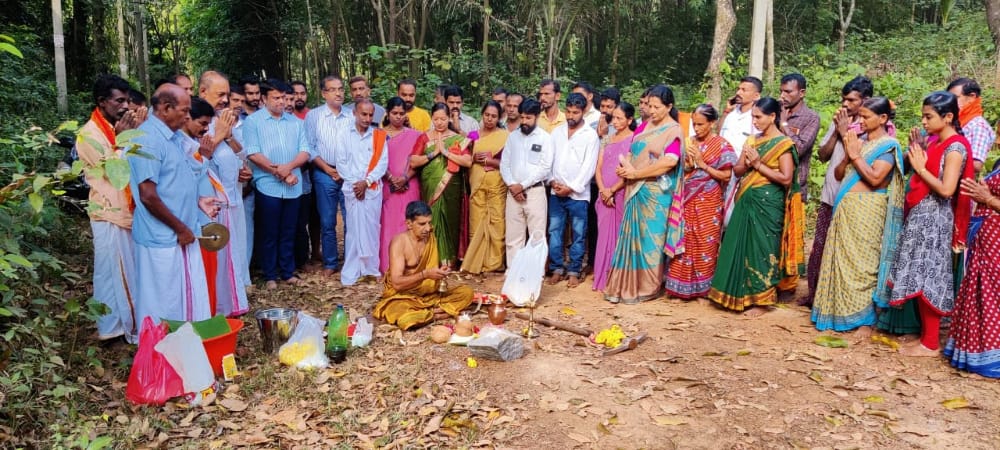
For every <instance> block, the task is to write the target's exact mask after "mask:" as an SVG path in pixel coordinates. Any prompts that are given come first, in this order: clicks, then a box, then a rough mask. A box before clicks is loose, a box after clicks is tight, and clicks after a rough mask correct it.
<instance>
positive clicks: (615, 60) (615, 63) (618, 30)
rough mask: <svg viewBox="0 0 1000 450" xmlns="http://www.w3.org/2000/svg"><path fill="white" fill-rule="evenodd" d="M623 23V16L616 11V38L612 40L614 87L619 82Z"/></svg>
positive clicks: (611, 79) (612, 78)
mask: <svg viewBox="0 0 1000 450" xmlns="http://www.w3.org/2000/svg"><path fill="white" fill-rule="evenodd" d="M621 23H622V15H621V12H620V11H618V10H617V9H616V10H615V28H614V30H615V31H614V35H613V36H614V37H613V38H612V40H611V78H610V81H611V85H612V86H614V85H615V84H616V83H617V82H618V49H619V48H620V47H621V45H619V42H621Z"/></svg>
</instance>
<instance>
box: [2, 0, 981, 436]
mask: <svg viewBox="0 0 1000 450" xmlns="http://www.w3.org/2000/svg"><path fill="white" fill-rule="evenodd" d="M52 5H60V10H59V11H60V13H61V19H62V21H61V25H62V27H63V29H64V31H65V39H64V43H65V49H66V70H67V77H66V78H67V86H68V100H69V102H68V109H67V110H66V111H65V112H60V111H59V109H58V108H57V107H56V97H57V89H56V82H55V79H56V77H55V70H54V63H53V60H54V50H53V22H52V21H53V11H52ZM753 6H754V5H753V2H752V1H751V0H717V1H707V0H619V1H613V2H608V1H600V0H576V1H559V0H540V1H532V2H529V1H524V0H364V1H361V0H356V1H348V0H63V1H62V2H60V1H59V0H52V1H43V0H10V1H7V2H5V4H4V7H3V8H0V186H4V187H2V188H0V437H3V436H7V437H10V436H19V437H20V439H22V440H24V441H25V442H31V440H32V439H44V440H43V441H39V442H50V443H51V442H55V443H57V444H59V445H57V446H63V445H65V446H70V447H72V446H78V447H91V448H93V447H100V446H101V445H105V444H107V443H109V442H110V440H107V441H105V440H104V439H105V438H106V437H104V436H95V435H94V434H93V433H91V432H90V429H92V428H93V424H94V423H95V421H100V420H102V419H101V418H100V417H99V416H95V414H96V413H95V411H99V409H98V408H95V407H93V406H91V405H88V404H87V402H86V394H85V393H86V392H87V388H86V387H85V386H84V381H83V380H84V378H81V377H79V376H78V375H79V373H80V371H82V370H87V371H98V372H101V373H103V372H104V371H105V370H117V371H127V369H128V363H129V361H119V362H116V363H114V364H113V365H111V366H109V364H108V362H106V361H102V360H101V359H100V358H99V357H98V353H99V350H98V349H97V348H96V347H95V345H96V344H95V343H94V341H93V340H92V339H91V338H90V333H91V328H92V322H91V320H92V318H93V317H94V316H95V314H98V313H99V312H100V308H99V307H98V305H96V304H95V302H93V300H92V299H90V298H89V287H88V286H87V282H88V279H89V277H90V274H89V270H90V269H89V266H88V262H89V258H90V256H89V253H90V252H91V247H90V242H89V239H87V238H86V236H87V232H86V230H88V229H89V226H88V223H87V220H86V217H85V216H84V215H82V214H80V211H81V209H80V207H79V206H74V205H70V204H67V202H65V201H60V200H59V197H60V195H61V194H63V190H64V185H63V184H62V180H65V179H71V178H74V177H75V176H77V175H79V173H80V170H81V169H80V167H79V166H76V167H74V168H73V169H72V170H70V171H68V172H66V171H64V172H55V168H56V164H57V162H58V161H59V160H61V159H62V158H63V157H64V155H65V149H63V148H61V147H58V146H57V145H54V144H55V140H56V138H58V137H60V136H72V134H73V131H74V130H75V129H76V127H77V126H78V125H79V124H82V123H83V122H85V121H86V119H87V117H88V115H89V112H90V110H91V108H93V105H92V101H91V98H90V97H91V94H90V87H91V85H92V83H93V80H94V78H95V76H96V75H97V74H99V73H105V72H112V73H119V74H121V75H123V76H125V77H126V78H128V79H129V80H131V81H132V82H133V84H134V85H135V86H136V87H138V88H140V89H142V90H144V91H146V92H147V93H148V90H149V87H150V86H151V85H152V84H153V83H155V81H156V80H158V79H161V78H165V77H168V76H170V75H171V74H174V73H178V72H184V73H189V74H192V75H193V78H197V74H199V73H200V72H202V71H204V70H208V69H214V70H221V71H222V72H224V73H226V74H228V75H229V76H230V77H231V79H234V80H235V79H238V78H240V77H242V76H245V75H258V76H262V77H263V76H266V77H278V78H284V79H299V80H303V81H305V82H306V84H307V86H308V87H309V92H310V105H312V104H317V103H319V102H320V99H319V96H318V87H317V84H318V80H319V79H321V78H322V77H323V76H324V75H326V74H329V73H338V74H340V75H342V76H345V77H349V76H352V75H358V74H360V75H365V76H367V77H368V78H369V80H370V84H371V86H372V90H373V97H374V99H375V100H376V101H377V102H380V103H381V102H384V101H385V100H387V99H388V98H389V97H391V96H393V95H394V93H395V84H396V82H397V81H398V80H400V79H402V78H414V79H416V80H417V82H418V85H419V86H418V87H419V88H418V100H417V102H418V104H421V105H423V106H428V104H429V103H430V101H431V99H432V98H433V97H432V94H433V89H434V87H435V86H437V85H438V84H440V83H444V82H447V83H455V84H458V85H460V86H462V87H463V89H464V90H465V92H466V109H467V110H469V111H470V112H478V108H479V106H480V105H481V104H482V102H483V101H484V100H485V99H487V98H489V93H490V91H491V90H492V89H493V88H494V87H498V86H503V87H506V88H507V89H509V90H512V91H517V92H522V93H525V94H533V93H534V92H535V91H536V89H537V84H538V81H539V80H540V79H542V78H550V77H551V78H557V79H559V80H562V81H564V82H565V84H564V86H566V89H568V87H569V85H570V84H571V83H572V82H573V81H578V80H586V81H589V82H590V83H591V84H593V85H594V86H596V87H597V88H599V89H601V88H603V87H606V86H610V85H614V86H616V87H619V88H620V89H621V90H622V92H623V93H624V97H625V99H626V100H627V101H630V102H633V103H636V102H637V97H638V94H639V92H641V91H642V89H644V88H645V87H646V86H648V85H651V84H654V83H662V82H665V83H667V84H669V85H670V86H672V87H673V88H674V89H675V92H676V93H677V99H678V100H677V103H678V106H679V107H680V108H681V109H689V108H690V107H692V106H694V105H695V104H697V103H700V102H703V101H711V102H712V103H714V104H719V102H720V99H721V98H725V97H728V96H729V95H731V94H732V93H733V92H734V91H735V86H736V84H737V83H738V80H739V78H741V77H742V76H744V75H745V74H746V72H747V69H746V68H747V65H748V52H749V47H750V34H751V22H752V20H751V15H752V10H753ZM770 23H771V26H770V27H768V28H769V29H768V35H769V39H768V41H769V45H768V46H767V52H766V53H767V56H766V63H765V70H764V77H763V78H764V79H765V85H766V87H765V94H766V95H772V96H777V92H778V91H777V80H778V79H780V77H781V75H782V74H785V73H789V72H793V71H794V72H800V73H802V74H804V75H805V76H806V78H807V79H808V83H809V86H808V94H807V102H808V104H809V106H810V107H812V108H813V109H815V110H817V111H818V112H819V113H820V116H821V119H822V128H821V133H822V132H825V131H826V128H827V126H828V124H829V121H830V117H831V116H832V115H833V113H834V111H835V110H836V108H837V107H838V106H839V93H840V88H841V87H842V86H843V84H844V83H845V82H846V81H848V80H849V79H851V78H853V77H854V76H856V75H858V74H865V75H867V76H869V77H870V78H872V80H873V81H874V83H875V86H876V89H875V92H876V95H884V96H887V97H889V98H890V99H892V100H893V101H894V102H895V104H896V105H897V120H896V122H897V124H898V126H899V128H900V129H901V130H906V129H908V128H909V127H912V126H916V125H918V124H919V110H920V102H921V101H922V99H923V97H924V96H925V95H926V94H927V93H929V92H931V91H934V90H940V89H943V88H944V87H945V86H946V85H947V82H948V81H949V80H950V79H953V78H955V77H958V76H967V77H972V78H975V79H977V80H979V82H980V84H982V85H983V88H984V107H985V110H986V114H985V115H986V117H987V119H988V120H990V122H991V123H995V122H996V121H997V119H998V118H1000V98H998V96H997V95H996V92H997V91H996V88H997V86H998V77H1000V74H998V65H997V60H998V58H1000V47H998V45H997V42H998V40H1000V0H986V1H982V0H942V1H936V0H818V1H815V0H773V14H772V20H771V22H770ZM727 30H728V31H727ZM476 115H478V114H476ZM67 121H69V122H67ZM992 159H993V158H991V160H992ZM106 170H107V172H108V174H109V175H112V176H118V177H120V176H121V172H120V170H121V168H120V167H107V168H106ZM824 170H825V165H824V164H816V163H814V164H813V168H812V171H811V172H812V173H811V174H810V179H811V182H810V189H811V190H812V191H813V192H817V191H818V189H819V183H821V182H822V173H823V171H824ZM816 198H817V196H813V202H815V201H816V200H815V199H816ZM814 207H815V205H814V204H813V205H810V211H811V210H812V209H813V208H814ZM120 378H121V377H119V379H120ZM103 420H107V418H104V419H103ZM2 441H3V440H0V442H2Z"/></svg>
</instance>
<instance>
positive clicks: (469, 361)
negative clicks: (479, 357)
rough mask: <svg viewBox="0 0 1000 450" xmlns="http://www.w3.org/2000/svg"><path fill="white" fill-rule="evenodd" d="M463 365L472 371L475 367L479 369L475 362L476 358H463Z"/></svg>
mask: <svg viewBox="0 0 1000 450" xmlns="http://www.w3.org/2000/svg"><path fill="white" fill-rule="evenodd" d="M465 364H467V365H468V366H469V367H471V368H473V369H475V368H476V367H479V363H478V362H476V358H473V357H471V356H470V357H468V358H465Z"/></svg>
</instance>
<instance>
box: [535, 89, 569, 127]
mask: <svg viewBox="0 0 1000 450" xmlns="http://www.w3.org/2000/svg"><path fill="white" fill-rule="evenodd" d="M560 92H561V91H560V90H559V81H557V80H551V79H544V80H542V82H541V83H540V84H539V85H538V103H541V104H542V113H541V114H539V115H538V128H541V129H543V130H545V132H546V133H552V130H554V129H555V128H556V127H558V126H559V125H562V124H564V123H566V114H565V113H563V112H562V111H560V110H559V96H560V95H561V93H560Z"/></svg>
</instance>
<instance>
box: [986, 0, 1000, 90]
mask: <svg viewBox="0 0 1000 450" xmlns="http://www.w3.org/2000/svg"><path fill="white" fill-rule="evenodd" d="M986 23H987V25H989V27H990V34H991V35H992V36H993V46H994V47H995V49H996V55H997V56H996V59H997V61H996V67H995V70H996V72H995V74H994V81H993V83H994V84H993V86H994V87H996V86H1000V0H986Z"/></svg>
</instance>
